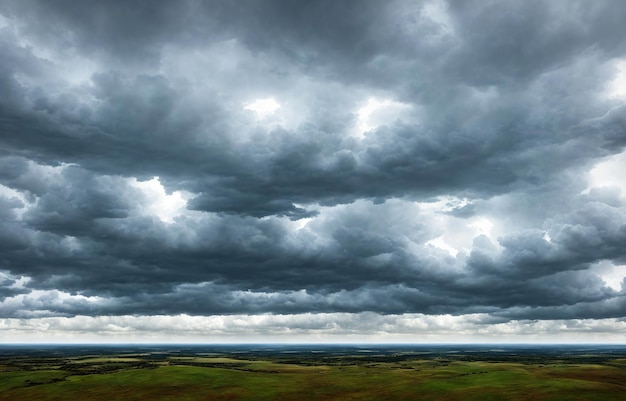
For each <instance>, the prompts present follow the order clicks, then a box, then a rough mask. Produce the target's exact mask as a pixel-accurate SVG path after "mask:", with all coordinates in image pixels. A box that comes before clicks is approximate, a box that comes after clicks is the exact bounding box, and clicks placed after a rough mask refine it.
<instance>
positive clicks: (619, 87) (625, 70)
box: [608, 60, 626, 97]
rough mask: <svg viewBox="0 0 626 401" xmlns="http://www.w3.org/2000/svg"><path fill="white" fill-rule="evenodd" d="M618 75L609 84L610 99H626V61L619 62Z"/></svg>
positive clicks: (617, 65)
mask: <svg viewBox="0 0 626 401" xmlns="http://www.w3.org/2000/svg"><path fill="white" fill-rule="evenodd" d="M616 67H617V74H616V75H615V78H614V79H613V80H612V81H611V82H610V83H609V89H608V96H609V97H626V60H621V61H619V62H617V64H616Z"/></svg>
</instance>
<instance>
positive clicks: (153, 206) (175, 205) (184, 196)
mask: <svg viewBox="0 0 626 401" xmlns="http://www.w3.org/2000/svg"><path fill="white" fill-rule="evenodd" d="M129 183H130V185H132V186H133V187H135V188H139V189H140V190H141V191H142V192H143V193H144V195H145V196H146V199H147V200H148V201H147V203H146V204H144V205H143V211H144V213H146V214H148V215H154V216H157V217H158V218H159V219H160V220H161V221H163V222H164V223H172V222H174V218H176V217H177V216H180V215H181V214H183V212H184V211H185V210H186V209H185V206H186V205H187V201H188V200H189V199H190V198H191V197H192V194H191V193H189V192H186V191H174V192H172V193H171V194H168V193H167V192H166V191H165V188H164V187H163V185H161V182H160V181H159V177H154V178H152V179H151V180H148V181H137V179H135V178H131V179H130V180H129Z"/></svg>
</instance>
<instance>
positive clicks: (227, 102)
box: [0, 0, 626, 341]
mask: <svg viewBox="0 0 626 401" xmlns="http://www.w3.org/2000/svg"><path fill="white" fill-rule="evenodd" d="M624 21H626V3H624V2H620V1H594V2H588V1H582V0H581V1H575V0H573V1H572V0H568V1H559V0H550V1H548V0H544V1H506V0H502V1H450V2H446V1H443V0H435V1H402V0H397V1H356V0H354V1H353V0H347V1H330V0H328V1H326V0H319V1H278V0H261V1H252V0H250V1H247V0H243V1H221V0H215V1H196V0H183V1H176V2H172V1H141V0H137V1H134V0H133V1H63V0H55V1H43V0H42V1H36V0H32V1H18V0H14V1H12V0H6V1H1V2H0V54H2V57H0V333H4V334H2V338H7V339H9V340H12V341H18V340H20V341H21V340H24V341H31V340H32V341H41V340H46V341H57V340H58V341H65V340H68V339H69V340H72V341H81V340H89V341H91V340H96V341H127V340H138V341H139V340H159V341H168V340H172V341H185V340H194V341H229V340H237V341H239V340H246V341H250V340H253V341H257V340H258V341H266V340H277V341H283V340H288V341H292V340H298V341H300V340H302V341H318V340H320V341H338V340H341V341H343V340H346V341H350V340H371V341H400V340H402V341H440V340H444V341H448V340H450V341H483V340H484V341H498V340H503V341H527V340H528V341H531V340H532V341H535V340H545V341H617V340H619V339H620V333H623V330H624V329H625V328H626V327H625V325H626V286H625V284H624V277H625V276H626V152H625V146H626V39H625V38H626V28H625V25H624ZM453 332H454V334H451V333H453ZM622 339H623V338H622Z"/></svg>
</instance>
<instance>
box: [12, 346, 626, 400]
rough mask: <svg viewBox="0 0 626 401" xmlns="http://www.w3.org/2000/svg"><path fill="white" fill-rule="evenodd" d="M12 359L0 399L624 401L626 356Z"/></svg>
mask: <svg viewBox="0 0 626 401" xmlns="http://www.w3.org/2000/svg"><path fill="white" fill-rule="evenodd" d="M302 362H303V363H298V360H297V358H295V360H294V358H292V360H285V359H284V358H282V359H281V358H267V359H265V360H262V359H257V358H255V359H242V358H238V357H232V356H216V357H206V356H193V355H190V356H173V355H171V356H165V357H161V358H159V359H154V358H150V356H149V355H115V354H113V355H92V356H81V357H75V356H73V357H47V358H33V357H21V358H16V357H11V358H8V357H5V358H4V359H2V360H0V400H11V401H15V400H64V401H67V400H107V401H110V400H481V401H485V400H595V401H599V400H611V401H614V400H626V361H624V360H623V359H610V360H606V361H601V362H599V363H598V362H593V363H592V362H589V363H585V362H584V359H583V360H582V362H581V360H580V358H579V359H577V360H575V361H571V360H557V361H554V360H546V361H542V360H541V359H540V358H539V359H535V360H533V361H531V362H529V361H523V362H522V361H520V362H515V361H513V362H511V361H491V360H490V361H467V360H454V359H450V358H448V359H446V358H426V359H424V358H420V357H419V356H414V357H407V358H402V359H400V360H393V359H389V358H387V359H385V358H367V357H351V358H334V359H329V358H326V359H324V358H321V359H320V360H317V361H311V360H306V361H302Z"/></svg>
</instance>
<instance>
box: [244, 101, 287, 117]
mask: <svg viewBox="0 0 626 401" xmlns="http://www.w3.org/2000/svg"><path fill="white" fill-rule="evenodd" d="M279 108H280V104H279V103H278V102H277V101H276V99H274V98H273V97H268V98H264V99H255V100H254V101H252V102H249V103H246V104H245V105H244V109H245V110H252V111H254V112H256V113H257V115H258V116H259V118H265V117H268V116H271V115H272V114H274V112H275V111H276V110H278V109H279Z"/></svg>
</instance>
